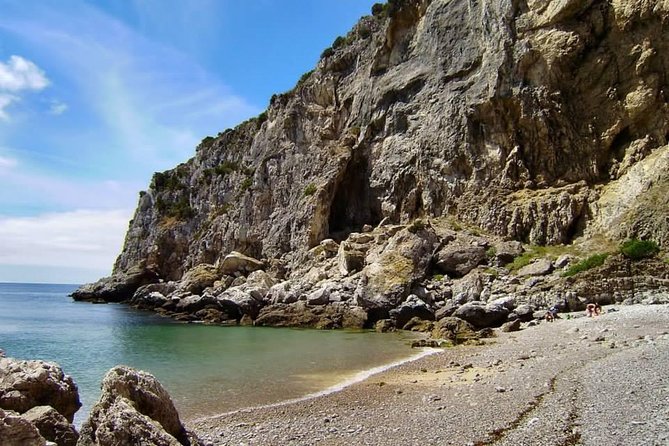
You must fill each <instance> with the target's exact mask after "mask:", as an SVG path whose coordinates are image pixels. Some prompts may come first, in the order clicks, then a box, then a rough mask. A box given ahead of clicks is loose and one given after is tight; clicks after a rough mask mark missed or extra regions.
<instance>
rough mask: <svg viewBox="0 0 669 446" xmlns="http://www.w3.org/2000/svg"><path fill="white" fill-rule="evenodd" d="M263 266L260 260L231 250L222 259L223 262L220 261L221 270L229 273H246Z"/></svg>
mask: <svg viewBox="0 0 669 446" xmlns="http://www.w3.org/2000/svg"><path fill="white" fill-rule="evenodd" d="M264 266H265V264H264V263H263V262H261V261H260V260H257V259H254V258H253V257H249V256H246V255H244V254H242V253H240V252H237V251H232V252H231V253H230V254H228V255H227V256H225V258H224V259H223V262H222V263H221V272H222V273H223V274H229V275H233V274H235V273H242V274H248V273H251V272H253V271H256V270H259V269H262V268H263V267H264Z"/></svg>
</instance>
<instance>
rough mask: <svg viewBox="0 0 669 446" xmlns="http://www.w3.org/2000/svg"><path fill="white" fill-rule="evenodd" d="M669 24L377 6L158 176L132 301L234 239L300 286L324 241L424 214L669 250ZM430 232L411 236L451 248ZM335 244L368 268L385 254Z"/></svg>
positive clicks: (125, 259) (142, 232)
mask: <svg viewBox="0 0 669 446" xmlns="http://www.w3.org/2000/svg"><path fill="white" fill-rule="evenodd" d="M668 23H669V1H668V0H532V1H527V2H521V1H512V0H499V1H495V2H483V1H471V0H431V1H430V0H393V1H390V2H389V3H388V4H387V5H384V6H383V7H381V6H380V5H378V6H376V7H375V8H374V14H373V15H372V16H368V17H364V18H362V19H361V20H360V22H359V23H358V24H357V25H356V26H355V27H354V28H353V30H352V31H351V32H350V33H349V34H348V35H347V36H345V37H342V38H339V39H337V41H335V43H334V44H333V47H332V48H330V49H328V50H326V51H325V52H324V53H323V57H322V58H321V60H320V61H319V63H318V65H317V67H316V69H315V70H314V71H313V72H310V73H307V74H305V75H304V76H303V78H302V79H300V81H299V82H298V83H297V85H296V86H295V88H294V89H293V90H291V91H290V92H287V93H284V94H280V95H275V96H274V97H272V100H271V103H270V106H269V108H268V110H267V111H266V112H265V113H262V114H261V115H260V116H259V117H257V118H254V119H251V120H249V121H247V122H245V123H243V124H241V125H240V126H238V127H237V128H235V129H232V130H227V131H225V132H223V133H221V134H219V135H218V136H217V137H214V138H212V137H208V138H205V139H204V140H203V141H202V143H201V144H200V145H199V146H198V147H197V152H196V155H195V157H194V158H192V159H191V160H189V161H187V162H186V163H184V164H181V165H179V166H178V167H177V168H175V169H173V170H171V171H167V172H163V173H157V174H156V175H155V176H154V177H153V179H152V181H151V185H150V188H149V189H148V191H146V192H143V193H141V194H140V200H139V206H138V208H137V212H136V214H135V217H134V219H133V220H132V222H131V224H130V228H129V231H128V234H127V237H126V242H125V246H124V249H123V252H122V253H121V255H120V256H119V258H118V260H117V262H116V264H115V268H114V276H115V277H116V279H115V280H117V282H118V281H119V280H120V282H121V284H118V283H117V285H118V286H117V288H118V289H119V290H121V289H122V290H123V296H122V298H123V299H129V297H130V296H129V294H130V292H131V291H132V290H134V289H136V288H137V287H138V286H140V285H142V284H145V283H149V282H155V281H157V280H159V279H162V280H165V281H170V280H179V279H181V278H182V276H183V275H184V274H185V273H186V272H187V271H189V270H191V269H192V268H194V267H197V266H198V265H201V264H210V265H216V266H217V267H218V266H220V264H221V262H222V261H223V259H224V258H225V257H226V256H227V255H228V254H229V253H230V252H231V251H233V250H236V251H240V252H242V253H244V254H246V255H249V256H252V257H256V258H258V259H262V260H263V261H264V262H265V265H264V268H263V269H265V270H266V271H268V272H270V273H271V275H272V276H273V277H274V278H279V279H282V278H284V277H286V276H287V277H291V276H292V277H294V276H295V275H296V274H303V273H304V271H303V268H301V266H303V265H304V264H305V262H308V261H309V260H310V259H312V258H313V256H312V254H313V249H314V248H315V247H318V246H326V245H327V244H326V245H320V243H321V242H322V241H323V240H328V239H333V240H334V242H335V243H338V242H340V241H344V240H346V239H347V238H348V237H349V236H350V234H356V233H359V232H361V231H362V229H363V228H364V227H366V226H371V227H374V226H377V225H379V223H383V224H384V225H385V226H388V225H392V224H407V223H410V222H412V221H414V220H415V219H417V218H422V219H430V218H446V217H448V218H450V219H451V220H455V221H457V222H458V223H457V226H466V227H476V228H478V230H481V231H484V232H485V233H487V234H489V235H491V236H496V237H502V238H505V239H513V240H517V241H521V242H525V243H531V244H538V245H546V244H549V245H552V244H565V243H570V242H572V241H573V240H574V239H576V238H578V237H585V238H586V239H598V238H605V239H610V240H619V239H622V238H625V237H631V236H638V237H643V238H652V239H654V240H655V241H657V242H658V243H660V244H663V245H665V246H666V244H667V243H668V242H669V222H668V221H667V218H666V215H668V212H669V199H667V197H668V196H669V193H668V192H669V179H668V176H667V167H668V163H669V161H668V159H669V158H668V156H669V146H668V145H667V143H668V138H669V107H668V106H667V94H669V93H667V85H668V78H667V73H668V72H669V70H668V68H669V56H668V55H669V33H668V32H667V24H668ZM381 233H383V231H381ZM386 233H387V231H386ZM418 234H419V235H418V236H417V237H419V238H420V239H421V240H422V241H420V242H416V241H414V242H415V243H414V242H411V241H408V240H406V239H407V238H410V237H409V236H408V235H406V234H405V236H404V237H405V239H403V240H402V241H401V244H404V243H408V244H409V245H411V246H412V247H414V248H415V246H417V245H421V244H422V248H420V249H419V248H416V249H417V250H418V251H420V252H423V253H427V252H428V251H429V249H428V248H430V249H437V248H438V247H439V245H440V244H441V245H443V244H444V240H443V239H439V238H434V237H435V235H434V234H432V235H430V234H426V233H420V231H418ZM378 235H379V234H376V236H378ZM412 236H416V235H415V234H414V235H412ZM384 237H387V238H390V237H393V235H388V234H386V235H384ZM349 242H350V240H349V241H347V242H346V243H349ZM354 244H355V243H354ZM337 246H339V247H336V248H335V249H339V250H344V251H346V250H347V249H348V248H346V246H348V247H349V248H351V249H349V251H353V252H357V253H358V255H357V257H356V256H355V255H348V256H344V260H345V261H355V259H356V258H357V259H358V260H357V261H358V263H360V265H358V268H357V269H358V270H360V269H362V268H363V267H365V266H369V265H371V264H374V263H375V260H374V258H372V259H369V258H365V255H367V254H366V253H365V252H363V251H364V250H363V251H361V250H360V249H357V248H356V246H350V243H349V244H348V245H343V244H342V245H337ZM341 246H345V247H344V248H342V247H341ZM326 248H327V246H326ZM326 248H324V249H326ZM414 248H410V250H411V249H414ZM428 257H429V255H428ZM394 260H397V259H394ZM407 261H408V260H407ZM386 262H389V263H393V262H392V261H391V260H386ZM411 262H413V263H415V262H414V261H413V260H411ZM427 262H428V263H429V262H430V259H429V258H428V260H427ZM376 263H378V262H376ZM400 263H401V262H400ZM395 266H397V265H395ZM404 266H406V268H408V269H406V268H404V267H401V268H400V267H399V266H397V267H398V268H400V269H402V270H403V271H405V270H406V271H409V270H410V274H409V275H413V274H414V273H415V272H416V271H414V269H413V268H414V267H415V266H416V265H415V264H414V265H413V266H411V267H409V266H407V265H404ZM355 269H356V268H352V270H355ZM344 270H346V268H345V267H344ZM418 270H419V271H422V272H423V273H425V272H426V271H427V269H426V268H422V269H421V268H419V269H418ZM419 275H420V274H419ZM127 277H131V280H128V279H127ZM119 278H120V279H119ZM128 283H131V286H130V287H129V288H128V287H127V285H128ZM229 285H230V284H228V286H229ZM351 286H352V287H354V288H356V287H360V286H363V285H360V284H356V285H355V286H354V285H351ZM365 286H366V285H364V286H363V287H365ZM124 287H126V288H124ZM370 290H372V291H370ZM405 291H406V290H405ZM370 292H371V293H372V294H374V293H375V291H374V289H373V287H372V288H370V287H367V288H365V290H363V291H361V292H360V293H361V294H360V293H359V294H360V295H365V294H369V293H370ZM92 294H95V291H93V293H92ZM98 294H100V293H99V289H98ZM377 294H378V293H377ZM381 294H383V293H381ZM405 297H406V293H404V294H402V293H400V297H397V298H396V299H395V300H399V301H402V299H403V298H405ZM254 317H255V315H254Z"/></svg>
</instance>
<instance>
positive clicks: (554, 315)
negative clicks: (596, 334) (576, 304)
mask: <svg viewBox="0 0 669 446" xmlns="http://www.w3.org/2000/svg"><path fill="white" fill-rule="evenodd" d="M559 312H560V310H559V308H558V305H557V304H556V305H553V306H552V307H550V308H549V309H548V310H547V311H546V314H545V315H544V319H545V320H546V321H547V322H553V321H554V320H555V319H560V316H558V313H559ZM600 314H602V307H601V305H599V303H597V302H594V303H589V304H588V305H586V306H585V315H586V316H588V317H595V316H599V315H600Z"/></svg>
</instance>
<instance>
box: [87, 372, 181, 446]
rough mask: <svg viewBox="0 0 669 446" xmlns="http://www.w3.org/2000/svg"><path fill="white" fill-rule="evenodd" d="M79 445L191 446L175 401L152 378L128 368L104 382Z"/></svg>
mask: <svg viewBox="0 0 669 446" xmlns="http://www.w3.org/2000/svg"><path fill="white" fill-rule="evenodd" d="M77 444H78V446H112V445H126V444H127V445H131V444H147V445H148V444H151V445H158V446H178V445H190V444H191V435H190V434H189V433H188V432H187V431H186V429H185V428H184V426H183V425H182V424H181V420H180V419H179V414H178V413H177V410H176V408H175V407H174V404H173V403H172V399H171V398H170V396H169V394H168V393H167V391H166V390H165V389H164V388H163V386H162V385H161V384H160V382H158V380H156V378H154V377H153V376H152V375H150V374H148V373H146V372H142V371H139V370H135V369H132V368H130V367H125V366H117V367H114V368H113V369H111V370H110V371H109V372H107V374H106V375H105V377H104V379H103V380H102V393H101V395H100V399H99V400H98V402H97V403H96V404H95V405H94V406H93V408H92V409H91V413H90V415H89V417H88V420H86V422H84V424H83V426H82V428H81V433H80V438H79V442H78V443H77Z"/></svg>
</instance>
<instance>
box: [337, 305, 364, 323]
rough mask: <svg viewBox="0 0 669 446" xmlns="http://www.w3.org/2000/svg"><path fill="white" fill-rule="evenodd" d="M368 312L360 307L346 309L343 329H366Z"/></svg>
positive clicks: (342, 321) (343, 317)
mask: <svg viewBox="0 0 669 446" xmlns="http://www.w3.org/2000/svg"><path fill="white" fill-rule="evenodd" d="M367 317H368V316H367V312H366V311H365V310H364V309H363V308H360V307H356V306H353V307H344V314H343V315H342V320H341V327H342V328H364V327H365V325H366V324H367Z"/></svg>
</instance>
